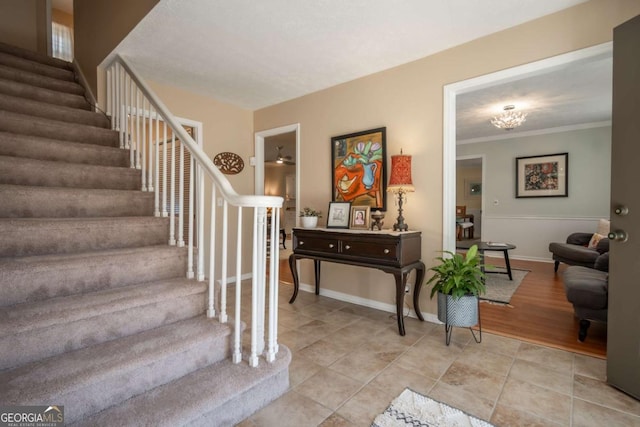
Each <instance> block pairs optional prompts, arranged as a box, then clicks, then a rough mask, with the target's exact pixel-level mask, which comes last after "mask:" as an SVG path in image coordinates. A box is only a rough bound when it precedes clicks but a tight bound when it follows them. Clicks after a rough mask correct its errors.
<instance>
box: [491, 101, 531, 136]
mask: <svg viewBox="0 0 640 427" xmlns="http://www.w3.org/2000/svg"><path fill="white" fill-rule="evenodd" d="M515 108H516V107H515V106H514V105H506V106H505V107H504V113H502V114H500V115H499V116H496V117H494V118H493V119H491V124H492V125H494V126H495V127H497V128H498V129H504V130H511V129H513V128H516V127H518V126H520V125H521V124H522V123H524V122H525V121H526V117H527V113H523V112H521V111H513V110H514V109H515Z"/></svg>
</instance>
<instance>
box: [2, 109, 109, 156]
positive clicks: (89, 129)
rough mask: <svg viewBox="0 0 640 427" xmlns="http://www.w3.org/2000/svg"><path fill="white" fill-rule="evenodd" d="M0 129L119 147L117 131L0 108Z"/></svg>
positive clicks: (21, 133)
mask: <svg viewBox="0 0 640 427" xmlns="http://www.w3.org/2000/svg"><path fill="white" fill-rule="evenodd" d="M0 131H4V132H10V133H15V134H18V135H31V136H40V137H43V138H51V137H52V136H55V138H56V139H60V140H63V141H71V142H82V143H84V144H95V145H102V146H105V147H116V148H117V147H119V146H120V140H119V135H118V132H116V131H112V130H109V129H104V128H97V127H94V126H86V125H78V124H71V123H64V122H58V121H52V120H48V119H39V118H34V117H31V116H27V115H22V114H14V113H8V112H6V111H2V110H0Z"/></svg>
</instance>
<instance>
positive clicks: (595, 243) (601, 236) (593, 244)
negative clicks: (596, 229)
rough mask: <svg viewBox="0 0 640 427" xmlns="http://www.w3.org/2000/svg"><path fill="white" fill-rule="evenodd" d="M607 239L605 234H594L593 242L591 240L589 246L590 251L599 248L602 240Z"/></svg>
mask: <svg viewBox="0 0 640 427" xmlns="http://www.w3.org/2000/svg"><path fill="white" fill-rule="evenodd" d="M605 237H606V236H605V235H604V234H598V233H593V236H592V237H591V240H589V244H588V245H587V247H588V248H589V249H595V248H597V247H598V243H600V240H602V239H604V238H605Z"/></svg>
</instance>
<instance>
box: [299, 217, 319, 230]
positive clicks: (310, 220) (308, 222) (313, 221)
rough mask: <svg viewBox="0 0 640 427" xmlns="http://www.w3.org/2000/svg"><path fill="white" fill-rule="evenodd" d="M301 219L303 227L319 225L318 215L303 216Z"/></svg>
mask: <svg viewBox="0 0 640 427" xmlns="http://www.w3.org/2000/svg"><path fill="white" fill-rule="evenodd" d="M300 219H301V223H302V227H303V228H316V227H317V226H318V217H317V216H302V217H300Z"/></svg>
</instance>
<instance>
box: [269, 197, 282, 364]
mask: <svg viewBox="0 0 640 427" xmlns="http://www.w3.org/2000/svg"><path fill="white" fill-rule="evenodd" d="M279 236H280V208H272V213H271V257H270V259H269V262H270V264H269V335H268V345H267V354H266V357H267V361H268V362H273V361H275V360H276V354H278V280H279V277H280V271H279V269H280V262H279V251H280V237H279Z"/></svg>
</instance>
